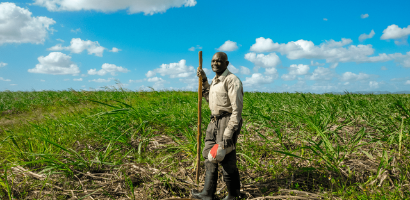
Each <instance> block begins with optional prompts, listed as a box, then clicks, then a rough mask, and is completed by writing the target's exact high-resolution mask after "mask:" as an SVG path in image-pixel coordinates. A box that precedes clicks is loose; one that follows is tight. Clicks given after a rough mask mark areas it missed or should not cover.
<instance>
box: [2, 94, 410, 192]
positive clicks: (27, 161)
mask: <svg viewBox="0 0 410 200" xmlns="http://www.w3.org/2000/svg"><path fill="white" fill-rule="evenodd" d="M0 99H2V104H1V108H0V109H1V121H0V125H1V129H0V142H1V143H0V152H1V155H0V158H1V159H2V160H1V163H2V164H1V171H0V172H1V173H0V174H1V175H0V178H1V179H0V181H1V182H0V198H1V199H183V198H186V199H190V198H189V196H190V190H191V189H193V188H202V186H203V181H204V176H205V174H204V170H201V171H200V176H199V183H196V181H195V169H196V166H195V165H196V155H197V140H196V135H197V120H196V119H197V109H198V108H197V103H198V95H197V93H195V92H184V91H126V90H123V89H121V88H111V89H107V90H105V91H94V92H88V91H75V90H63V91H38V92H36V91H31V92H10V91H3V92H0ZM243 102H244V103H243V104H244V106H243V107H244V108H243V114H242V116H243V127H242V129H241V133H240V135H239V138H238V142H237V146H236V148H237V165H238V169H239V173H240V183H241V189H240V191H241V193H243V194H244V199H407V198H409V196H410V193H409V191H410V188H409V187H410V185H409V184H410V183H409V168H410V165H409V162H408V157H409V153H410V152H409V148H410V146H409V144H410V143H409V140H410V137H409V125H410V124H409V123H410V121H409V114H410V107H409V105H410V104H409V103H410V95H405V94H397V95H372V94H368V95H362V94H351V93H345V94H343V95H334V94H321V95H319V94H310V93H262V92H245V94H244V99H243ZM210 114H211V113H210V110H209V108H208V103H206V102H204V103H203V104H202V115H203V116H204V117H203V119H202V126H201V128H202V129H201V130H202V132H203V133H204V132H205V130H206V124H208V123H209V121H210V120H209V117H208V116H209V115H210ZM204 137H205V136H204V134H202V140H204ZM202 144H203V141H202ZM200 165H201V166H203V165H204V159H202V160H201V162H200ZM219 170H221V169H219ZM219 176H222V173H219ZM219 178H220V179H219V181H218V184H217V190H216V196H217V197H218V198H222V197H224V196H225V195H226V193H227V192H226V188H225V186H224V183H223V181H222V179H221V177H219Z"/></svg>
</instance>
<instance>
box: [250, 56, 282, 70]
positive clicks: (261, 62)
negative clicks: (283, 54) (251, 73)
mask: <svg viewBox="0 0 410 200" xmlns="http://www.w3.org/2000/svg"><path fill="white" fill-rule="evenodd" d="M245 59H246V60H249V61H251V62H252V63H254V64H255V65H256V66H259V67H264V68H270V67H276V66H277V65H278V64H280V59H279V56H278V55H276V53H270V54H268V55H264V54H256V53H247V54H245Z"/></svg>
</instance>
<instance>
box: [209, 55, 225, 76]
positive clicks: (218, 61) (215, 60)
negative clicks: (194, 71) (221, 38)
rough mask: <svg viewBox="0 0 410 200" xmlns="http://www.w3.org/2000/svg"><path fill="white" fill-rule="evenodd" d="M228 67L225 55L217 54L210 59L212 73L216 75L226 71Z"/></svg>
mask: <svg viewBox="0 0 410 200" xmlns="http://www.w3.org/2000/svg"><path fill="white" fill-rule="evenodd" d="M228 65H229V61H228V56H227V55H226V53H224V52H217V53H215V54H214V56H213V57H212V62H211V66H212V71H214V72H215V73H216V74H218V75H221V74H222V73H223V72H224V71H225V70H226V68H228Z"/></svg>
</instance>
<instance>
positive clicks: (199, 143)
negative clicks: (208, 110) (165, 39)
mask: <svg viewBox="0 0 410 200" xmlns="http://www.w3.org/2000/svg"><path fill="white" fill-rule="evenodd" d="M198 56H199V69H202V51H199V52H198ZM198 83H199V84H198V136H197V141H198V142H197V148H196V177H195V179H196V183H197V184H198V183H199V162H200V161H201V157H200V152H201V121H202V118H201V106H202V75H200V76H199V80H198Z"/></svg>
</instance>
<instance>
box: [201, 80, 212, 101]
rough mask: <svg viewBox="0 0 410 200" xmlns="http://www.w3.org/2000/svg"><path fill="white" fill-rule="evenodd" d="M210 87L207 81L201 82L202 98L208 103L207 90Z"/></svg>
mask: <svg viewBox="0 0 410 200" xmlns="http://www.w3.org/2000/svg"><path fill="white" fill-rule="evenodd" d="M210 88H211V86H210V85H209V83H208V81H205V82H202V97H204V98H205V100H206V101H207V102H208V103H209V89H210Z"/></svg>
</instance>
